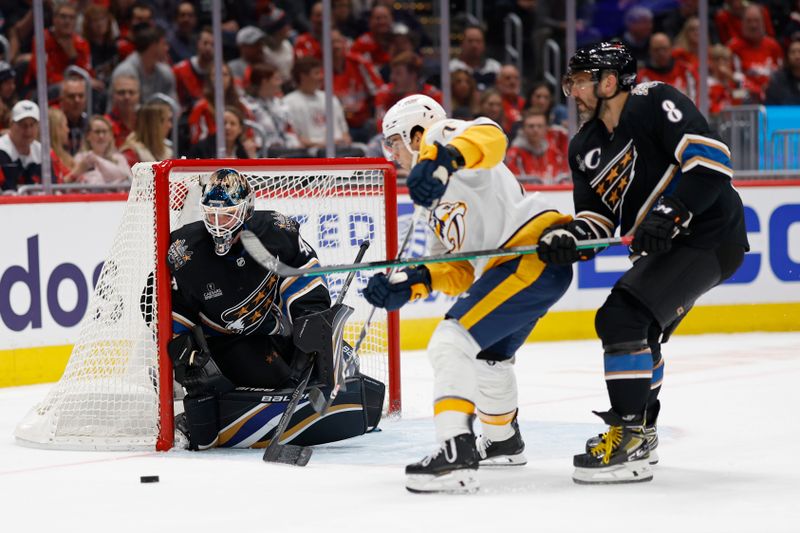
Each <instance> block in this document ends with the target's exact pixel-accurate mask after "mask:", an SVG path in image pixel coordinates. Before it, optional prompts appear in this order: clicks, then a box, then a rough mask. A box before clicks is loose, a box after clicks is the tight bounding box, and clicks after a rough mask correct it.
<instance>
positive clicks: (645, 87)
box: [631, 81, 662, 96]
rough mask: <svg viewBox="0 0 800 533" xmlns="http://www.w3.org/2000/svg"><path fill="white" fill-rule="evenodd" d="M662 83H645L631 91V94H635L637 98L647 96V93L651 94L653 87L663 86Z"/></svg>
mask: <svg viewBox="0 0 800 533" xmlns="http://www.w3.org/2000/svg"><path fill="white" fill-rule="evenodd" d="M661 83H662V82H660V81H644V82H642V83H640V84H639V85H637V86H636V87H634V88H633V89H631V94H635V95H636V96H647V93H648V92H650V89H651V88H652V87H655V86H657V85H661Z"/></svg>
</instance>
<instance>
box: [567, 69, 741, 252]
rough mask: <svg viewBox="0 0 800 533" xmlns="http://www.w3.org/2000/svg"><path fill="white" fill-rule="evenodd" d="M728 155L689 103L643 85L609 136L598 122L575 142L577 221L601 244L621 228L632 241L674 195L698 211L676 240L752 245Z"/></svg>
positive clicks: (664, 88) (669, 90)
mask: <svg viewBox="0 0 800 533" xmlns="http://www.w3.org/2000/svg"><path fill="white" fill-rule="evenodd" d="M730 157H731V154H730V150H729V149H728V147H727V146H726V145H725V144H724V143H723V142H722V141H720V140H719V139H718V138H717V136H716V135H715V134H713V133H712V132H711V130H710V129H709V126H708V123H707V122H706V119H705V118H704V117H703V116H702V115H701V114H700V112H699V111H698V109H697V108H696V107H695V105H694V104H693V103H692V101H691V100H689V99H688V98H687V97H686V96H684V95H683V94H682V93H681V92H679V91H678V90H677V89H675V88H674V87H671V86H669V85H665V84H663V83H659V82H649V83H642V84H639V85H637V86H636V87H635V88H634V89H633V90H632V91H631V93H630V96H629V98H628V100H627V102H626V103H625V106H624V108H623V110H622V113H621V115H620V119H619V124H618V125H617V127H616V128H615V129H614V131H613V132H612V133H609V132H608V130H607V129H606V127H605V124H604V123H603V122H602V121H601V120H600V119H599V118H596V119H593V120H590V121H589V122H587V123H585V124H584V125H583V126H582V127H581V129H580V131H579V132H578V133H577V135H575V137H574V138H573V139H572V141H571V142H570V145H569V163H570V167H571V169H572V177H573V182H574V186H575V188H574V192H573V194H574V201H575V213H576V219H577V220H583V221H584V222H585V224H586V225H587V226H589V227H590V228H591V230H592V231H593V233H594V234H595V235H596V236H597V237H598V238H606V237H611V236H613V235H614V232H615V230H616V228H617V227H619V228H620V233H621V235H633V232H634V231H635V229H636V227H637V226H638V225H639V223H640V222H641V221H642V219H643V218H644V217H645V215H647V213H648V212H649V211H650V209H651V208H652V207H653V205H654V204H655V203H656V201H657V200H658V198H659V197H660V196H662V195H665V196H674V197H677V198H678V199H679V200H681V201H682V202H683V203H684V205H686V206H687V207H688V208H689V210H690V211H692V213H693V219H692V221H691V224H690V226H689V229H690V230H691V232H690V234H688V235H679V236H678V237H676V241H681V242H684V243H686V244H689V245H691V246H696V247H701V248H707V247H714V246H716V245H719V244H721V243H733V244H741V245H742V246H745V247H747V234H746V233H745V227H744V216H743V207H742V201H741V198H740V197H739V194H738V193H737V192H736V190H735V189H734V188H733V186H732V184H731V178H732V177H733V171H732V170H731V164H730Z"/></svg>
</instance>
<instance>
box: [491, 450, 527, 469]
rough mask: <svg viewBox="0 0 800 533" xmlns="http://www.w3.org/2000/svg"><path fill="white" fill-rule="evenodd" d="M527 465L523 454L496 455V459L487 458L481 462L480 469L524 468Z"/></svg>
mask: <svg viewBox="0 0 800 533" xmlns="http://www.w3.org/2000/svg"><path fill="white" fill-rule="evenodd" d="M526 464H528V458H527V457H525V454H524V453H517V454H514V455H498V456H496V457H489V458H486V459H482V460H481V463H480V465H481V468H484V467H489V468H496V467H503V466H525V465H526Z"/></svg>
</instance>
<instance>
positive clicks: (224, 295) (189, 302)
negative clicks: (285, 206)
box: [167, 211, 331, 336]
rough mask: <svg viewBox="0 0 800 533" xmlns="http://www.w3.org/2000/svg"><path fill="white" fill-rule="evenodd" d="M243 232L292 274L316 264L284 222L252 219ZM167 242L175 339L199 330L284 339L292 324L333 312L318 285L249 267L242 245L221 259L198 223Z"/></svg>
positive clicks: (291, 223) (267, 214) (269, 214)
mask: <svg viewBox="0 0 800 533" xmlns="http://www.w3.org/2000/svg"><path fill="white" fill-rule="evenodd" d="M244 227H245V228H247V229H249V230H251V231H252V232H253V233H255V234H256V235H257V236H258V237H259V239H260V240H261V242H262V243H263V244H264V246H265V247H266V248H267V250H269V251H270V253H272V254H273V255H275V256H277V257H280V259H281V261H283V262H285V263H287V264H289V265H291V266H294V267H300V268H310V267H313V266H314V265H318V264H319V261H318V259H317V256H316V253H315V252H314V250H313V249H312V248H311V246H309V245H308V244H307V243H306V242H305V241H304V240H303V238H302V237H301V236H300V233H299V226H298V223H297V222H296V221H295V220H293V219H291V218H289V217H286V216H284V215H282V214H280V213H277V212H275V211H255V212H254V213H253V216H252V217H251V218H250V219H249V220H248V221H247V222H246V223H245V225H244ZM170 240H171V244H170V248H169V250H168V252H167V262H168V263H169V268H170V271H171V272H172V283H173V285H172V318H173V332H174V333H183V332H185V331H187V330H188V329H189V328H191V326H193V325H194V324H196V323H200V324H201V325H202V326H203V329H204V330H205V331H206V333H211V334H213V332H216V333H217V334H229V335H230V334H237V335H250V334H259V335H281V336H288V335H290V334H291V323H292V322H293V321H294V320H295V319H297V318H299V317H301V316H304V315H307V314H310V313H315V312H317V311H323V310H325V309H328V308H329V307H330V306H331V300H330V294H329V293H328V289H327V287H326V286H325V283H324V282H323V278H322V277H305V278H286V279H284V278H280V277H278V276H277V275H276V274H273V273H270V272H268V271H266V270H265V269H264V268H263V267H262V266H261V265H259V264H258V263H257V262H256V261H255V260H254V259H252V258H251V257H250V256H249V255H248V254H247V252H246V251H245V250H244V247H243V246H242V244H241V242H239V241H237V242H236V243H235V244H234V245H233V247H232V248H231V250H230V251H229V252H228V253H227V254H226V255H224V256H218V255H217V254H216V253H215V252H214V243H213V241H212V239H211V235H210V234H209V233H208V231H206V229H205V226H204V225H203V222H202V221H199V222H194V223H191V224H187V225H186V226H184V227H182V228H180V229H178V230H176V231H174V232H173V233H172V234H171V235H170Z"/></svg>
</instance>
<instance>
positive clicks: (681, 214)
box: [631, 196, 692, 254]
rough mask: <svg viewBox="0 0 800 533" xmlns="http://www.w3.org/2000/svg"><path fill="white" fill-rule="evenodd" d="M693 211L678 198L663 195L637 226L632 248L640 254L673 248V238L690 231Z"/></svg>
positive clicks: (655, 252) (660, 251)
mask: <svg viewBox="0 0 800 533" xmlns="http://www.w3.org/2000/svg"><path fill="white" fill-rule="evenodd" d="M691 221H692V212H691V211H689V210H688V209H687V208H686V206H685V205H683V203H682V202H681V201H680V200H678V199H677V198H671V197H669V196H662V197H661V198H660V199H659V200H658V203H656V205H655V207H653V209H652V210H651V211H650V212H649V213H648V214H647V216H646V217H644V220H642V223H641V224H639V227H638V228H636V232H635V233H634V235H633V242H632V243H631V250H633V252H635V253H638V254H657V253H662V252H667V251H669V249H670V248H672V239H674V238H675V237H676V236H677V235H679V234H681V235H686V234H688V233H689V222H691Z"/></svg>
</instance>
